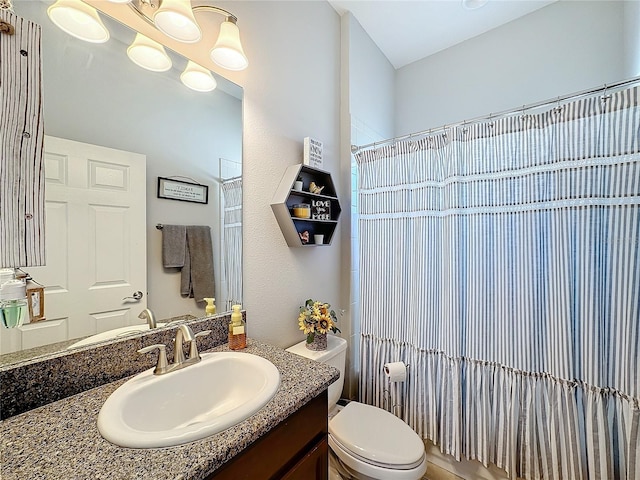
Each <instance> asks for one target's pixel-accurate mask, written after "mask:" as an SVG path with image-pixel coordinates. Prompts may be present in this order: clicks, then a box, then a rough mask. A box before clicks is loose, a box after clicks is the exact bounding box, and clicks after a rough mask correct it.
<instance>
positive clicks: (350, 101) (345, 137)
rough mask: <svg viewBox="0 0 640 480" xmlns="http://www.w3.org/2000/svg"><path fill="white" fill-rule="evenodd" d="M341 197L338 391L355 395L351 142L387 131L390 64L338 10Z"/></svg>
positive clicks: (390, 126)
mask: <svg viewBox="0 0 640 480" xmlns="http://www.w3.org/2000/svg"><path fill="white" fill-rule="evenodd" d="M341 24H342V28H341V32H342V65H343V66H344V68H343V70H342V81H341V84H342V86H341V89H342V104H341V126H342V128H341V134H342V148H341V151H342V158H343V162H342V168H341V177H342V178H344V179H345V180H346V179H351V181H350V182H346V181H345V182H344V183H345V185H344V187H345V188H343V189H342V197H343V198H344V199H345V201H344V205H345V207H348V210H349V213H350V214H351V218H350V224H349V225H345V227H344V229H343V232H342V233H343V234H342V236H341V241H342V270H341V277H342V279H343V280H342V283H343V285H344V288H343V289H342V301H343V303H344V304H348V305H349V310H348V311H347V313H348V315H345V317H346V318H345V322H344V328H342V327H341V328H342V336H343V337H344V338H346V339H347V340H348V345H349V348H348V350H347V368H346V375H345V387H344V395H345V396H346V397H347V398H357V397H358V378H359V373H360V371H359V356H360V355H359V345H360V327H359V318H360V317H359V311H360V303H359V301H360V294H359V291H360V288H359V287H360V270H359V260H358V255H359V254H358V225H357V221H358V216H357V211H358V208H357V205H358V204H357V202H358V198H357V175H356V173H355V171H354V169H353V165H352V161H353V157H352V155H351V144H355V145H364V144H367V143H371V142H373V141H376V140H382V139H385V138H389V137H391V136H393V132H394V109H395V108H394V107H395V99H394V84H395V73H396V72H395V69H394V68H393V66H392V65H391V63H390V62H389V60H388V59H387V58H386V57H385V56H384V54H383V53H382V52H381V51H380V49H379V48H378V46H377V45H376V44H375V43H374V42H373V40H372V39H371V38H370V37H369V35H368V34H367V33H366V32H365V30H364V29H363V28H362V26H361V25H360V24H359V23H358V21H357V20H356V19H355V17H354V16H353V15H351V14H350V13H346V14H344V15H343V16H342V21H341Z"/></svg>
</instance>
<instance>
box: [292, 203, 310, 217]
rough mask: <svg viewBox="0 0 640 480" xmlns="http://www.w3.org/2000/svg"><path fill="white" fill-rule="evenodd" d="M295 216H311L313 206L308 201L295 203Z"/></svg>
mask: <svg viewBox="0 0 640 480" xmlns="http://www.w3.org/2000/svg"><path fill="white" fill-rule="evenodd" d="M293 216H294V217H296V218H311V206H310V205H309V204H308V203H298V204H296V205H294V206H293Z"/></svg>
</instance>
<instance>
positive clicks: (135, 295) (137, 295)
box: [122, 290, 143, 300]
mask: <svg viewBox="0 0 640 480" xmlns="http://www.w3.org/2000/svg"><path fill="white" fill-rule="evenodd" d="M142 296H143V294H142V292H141V291H140V290H138V291H137V292H133V296H131V297H124V298H123V299H122V300H140V299H141V298H142Z"/></svg>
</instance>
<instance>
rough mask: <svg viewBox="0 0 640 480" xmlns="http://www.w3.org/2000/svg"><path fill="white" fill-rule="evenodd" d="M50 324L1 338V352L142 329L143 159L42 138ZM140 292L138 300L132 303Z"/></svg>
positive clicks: (34, 270) (37, 273)
mask: <svg viewBox="0 0 640 480" xmlns="http://www.w3.org/2000/svg"><path fill="white" fill-rule="evenodd" d="M44 150H45V152H44V162H45V177H46V194H45V195H46V196H45V198H46V254H47V265H46V266H44V267H30V268H27V269H25V270H26V271H27V272H28V273H29V274H30V275H31V276H32V277H33V279H34V280H36V281H37V282H38V283H41V284H43V285H45V287H46V288H45V316H46V321H42V322H37V323H31V324H25V325H23V326H22V327H21V328H19V329H15V330H14V331H8V330H4V331H3V332H2V336H3V337H4V338H2V350H3V351H2V353H8V352H9V351H14V350H18V349H25V348H32V347H36V346H40V345H43V344H48V343H53V342H59V341H64V340H68V339H74V338H78V337H84V336H87V335H93V334H96V333H100V332H103V331H106V330H111V329H113V328H118V327H123V326H127V325H132V324H135V323H140V322H141V320H139V319H138V318H137V316H138V314H139V313H140V312H141V311H142V310H143V309H145V308H146V295H147V277H146V275H147V274H146V272H147V268H146V266H147V261H146V179H145V173H146V157H145V156H144V155H140V154H137V153H130V152H125V151H122V150H114V149H111V148H105V147H100V146H97V145H90V144H86V143H80V142H75V141H71V140H65V139H61V138H56V137H49V136H45V142H44ZM138 291H140V292H142V294H143V296H142V298H141V299H139V300H136V299H134V298H128V297H132V296H133V295H134V293H135V292H138Z"/></svg>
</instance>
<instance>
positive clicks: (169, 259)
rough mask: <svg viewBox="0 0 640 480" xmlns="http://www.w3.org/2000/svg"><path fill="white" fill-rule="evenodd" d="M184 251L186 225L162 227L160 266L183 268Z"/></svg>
mask: <svg viewBox="0 0 640 480" xmlns="http://www.w3.org/2000/svg"><path fill="white" fill-rule="evenodd" d="M186 251H187V227H186V225H164V226H163V227H162V266H163V267H165V268H171V267H178V268H181V267H183V266H184V260H185V255H186Z"/></svg>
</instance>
